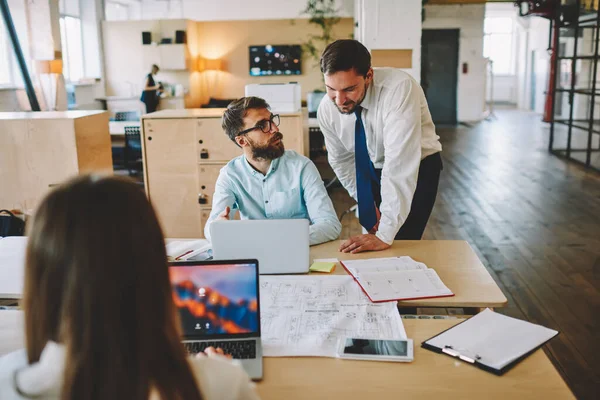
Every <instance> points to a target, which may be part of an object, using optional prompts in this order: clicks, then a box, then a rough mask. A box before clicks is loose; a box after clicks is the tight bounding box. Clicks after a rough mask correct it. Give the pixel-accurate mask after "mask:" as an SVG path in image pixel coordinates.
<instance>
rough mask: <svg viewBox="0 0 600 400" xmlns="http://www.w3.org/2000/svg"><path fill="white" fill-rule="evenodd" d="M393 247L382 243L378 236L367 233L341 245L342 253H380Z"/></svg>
mask: <svg viewBox="0 0 600 400" xmlns="http://www.w3.org/2000/svg"><path fill="white" fill-rule="evenodd" d="M390 247H391V246H390V245H389V244H387V243H385V242H382V241H381V239H379V238H378V237H377V236H375V235H373V234H371V233H367V234H364V235H358V236H354V237H351V238H350V239H348V240H345V241H343V242H342V244H341V245H340V251H341V252H342V253H353V254H354V253H361V252H363V251H378V250H385V249H389V248H390Z"/></svg>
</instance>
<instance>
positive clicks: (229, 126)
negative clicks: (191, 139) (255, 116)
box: [221, 96, 271, 144]
mask: <svg viewBox="0 0 600 400" xmlns="http://www.w3.org/2000/svg"><path fill="white" fill-rule="evenodd" d="M251 108H255V109H259V108H266V109H270V108H271V106H269V104H268V103H267V102H266V101H265V100H264V99H261V98H260V97H255V96H250V97H242V98H241V99H237V100H234V101H232V102H231V103H229V105H228V106H227V109H226V110H225V112H224V113H223V119H222V122H221V127H222V128H223V130H224V131H225V133H226V134H227V136H229V139H231V140H232V141H233V142H234V143H235V144H237V142H236V141H235V138H236V136H237V135H238V134H239V133H240V132H241V131H243V130H244V117H245V116H246V113H247V112H248V110H249V109H251Z"/></svg>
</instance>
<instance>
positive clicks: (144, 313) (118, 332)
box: [0, 176, 257, 400]
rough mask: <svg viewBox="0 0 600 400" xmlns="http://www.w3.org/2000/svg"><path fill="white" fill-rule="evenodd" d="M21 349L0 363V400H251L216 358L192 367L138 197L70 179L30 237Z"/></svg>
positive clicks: (235, 369) (156, 234)
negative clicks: (23, 347)
mask: <svg viewBox="0 0 600 400" xmlns="http://www.w3.org/2000/svg"><path fill="white" fill-rule="evenodd" d="M29 228H31V229H30V230H29V242H28V246H27V252H26V261H25V264H26V265H25V287H24V299H23V309H24V317H25V343H26V348H25V349H23V350H20V351H17V352H14V353H11V354H7V355H5V356H4V357H2V358H0V399H2V400H8V399H28V398H36V399H61V400H76V399H77V400H79V399H90V400H96V399H97V400H100V399H102V400H107V399H111V400H119V399H122V400H148V399H160V400H200V399H203V400H212V399H240V400H241V399H256V398H257V396H256V394H255V393H254V391H253V389H252V388H251V384H250V381H249V378H248V376H247V375H246V373H245V372H244V371H243V370H242V369H241V368H240V367H239V366H237V365H234V364H232V363H231V361H229V360H227V359H225V358H224V357H220V356H218V355H217V356H215V357H195V358H188V357H187V356H186V353H185V350H184V348H183V346H182V344H181V335H180V330H179V329H180V327H179V317H178V314H177V311H176V308H175V305H174V303H173V298H172V290H171V285H170V282H169V275H168V268H167V255H166V250H165V243H164V239H163V235H162V232H161V229H160V226H159V223H158V220H157V218H156V214H155V213H154V210H153V209H152V207H151V205H150V203H149V202H148V200H147V199H146V196H145V194H144V193H143V192H142V190H140V189H139V187H137V186H136V185H135V184H134V183H132V182H129V181H127V180H124V179H120V178H114V177H106V178H99V177H94V176H82V177H78V178H75V179H73V180H71V181H69V182H67V183H65V184H63V185H61V186H59V187H58V188H57V189H55V190H54V191H52V192H51V193H50V194H49V195H48V196H47V197H46V198H45V199H44V200H43V201H42V202H41V204H40V206H39V208H38V209H37V211H36V213H35V216H34V219H33V224H32V225H31V226H29Z"/></svg>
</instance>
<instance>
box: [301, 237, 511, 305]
mask: <svg viewBox="0 0 600 400" xmlns="http://www.w3.org/2000/svg"><path fill="white" fill-rule="evenodd" d="M339 245H340V242H339V241H333V242H329V243H324V244H321V245H318V246H313V247H311V249H310V256H311V262H312V260H313V259H315V258H337V259H339V260H356V259H364V258H377V257H397V256H411V257H412V258H414V259H415V260H417V261H421V262H423V263H425V264H426V265H427V266H428V267H429V268H433V269H434V270H435V271H436V272H437V273H438V275H439V276H440V278H441V279H442V281H443V282H444V284H445V285H446V286H448V288H449V289H450V290H452V292H453V293H454V296H453V297H442V298H438V299H421V300H409V301H400V302H398V306H400V307H475V308H485V307H490V308H494V307H504V306H505V305H506V303H507V300H506V297H505V296H504V294H502V291H501V290H500V288H499V287H498V285H497V284H496V282H494V279H493V278H492V277H491V275H490V274H489V272H488V271H487V270H486V269H485V267H484V266H483V264H482V263H481V261H479V258H478V257H477V255H476V254H475V252H474V251H473V249H472V248H471V246H470V245H469V244H468V243H467V242H465V241H463V240H407V241H395V242H394V244H393V245H392V247H391V248H390V249H388V250H385V251H378V252H368V253H360V254H349V253H340V252H339V251H338V248H339ZM334 273H335V274H346V273H347V272H346V270H345V269H344V268H343V267H342V266H341V265H338V266H337V267H336V269H335V271H334Z"/></svg>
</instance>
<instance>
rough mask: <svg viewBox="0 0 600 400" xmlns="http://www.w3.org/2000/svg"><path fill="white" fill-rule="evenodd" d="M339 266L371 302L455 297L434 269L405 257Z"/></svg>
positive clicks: (377, 259) (370, 260)
mask: <svg viewBox="0 0 600 400" xmlns="http://www.w3.org/2000/svg"><path fill="white" fill-rule="evenodd" d="M341 264H342V266H343V267H344V268H345V269H346V270H347V271H348V272H349V273H350V275H352V276H353V277H354V279H355V280H356V282H358V284H359V285H360V286H361V287H362V289H363V290H364V292H365V293H366V295H367V296H368V297H369V299H371V301H372V302H374V303H377V302H381V301H392V300H413V299H425V298H431V297H449V296H454V293H452V291H451V290H450V289H448V288H447V287H446V285H444V283H443V282H442V280H441V279H440V277H439V276H438V274H437V273H436V272H435V271H434V270H433V269H431V268H427V266H426V265H425V264H423V263H420V262H416V261H415V260H413V259H412V258H410V257H407V256H404V257H390V258H372V259H367V260H347V261H341Z"/></svg>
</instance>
